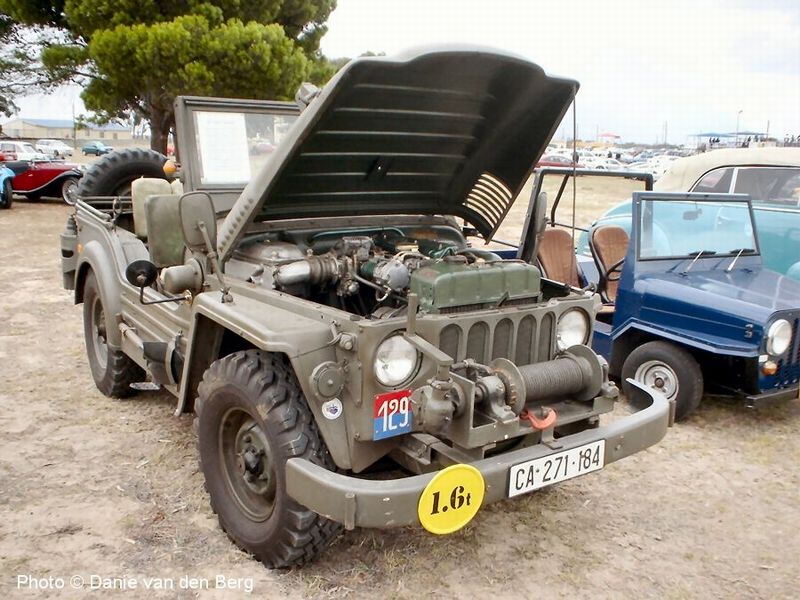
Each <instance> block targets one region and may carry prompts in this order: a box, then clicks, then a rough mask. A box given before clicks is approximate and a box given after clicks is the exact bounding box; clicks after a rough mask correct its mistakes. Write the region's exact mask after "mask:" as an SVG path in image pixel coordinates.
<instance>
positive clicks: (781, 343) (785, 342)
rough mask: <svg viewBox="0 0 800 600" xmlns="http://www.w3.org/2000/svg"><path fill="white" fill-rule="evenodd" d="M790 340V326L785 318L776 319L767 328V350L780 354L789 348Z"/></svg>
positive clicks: (773, 353)
mask: <svg viewBox="0 0 800 600" xmlns="http://www.w3.org/2000/svg"><path fill="white" fill-rule="evenodd" d="M791 342H792V326H791V324H790V323H789V321H787V320H786V319H778V320H777V321H775V322H774V323H773V324H772V325H770V326H769V329H768V330H767V352H769V353H770V354H772V355H780V354H783V353H784V352H786V351H787V350H788V349H789V344H791Z"/></svg>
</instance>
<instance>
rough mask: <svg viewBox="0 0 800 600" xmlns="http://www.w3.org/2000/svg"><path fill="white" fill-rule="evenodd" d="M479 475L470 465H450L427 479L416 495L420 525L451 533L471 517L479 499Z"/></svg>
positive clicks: (482, 484)
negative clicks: (417, 496)
mask: <svg viewBox="0 0 800 600" xmlns="http://www.w3.org/2000/svg"><path fill="white" fill-rule="evenodd" d="M484 491H485V484H484V482H483V475H481V472H480V471H478V469H476V468H475V467H473V466H472V465H450V466H449V467H447V468H446V469H442V470H441V471H439V472H438V473H437V474H436V475H435V476H434V478H433V479H431V480H430V482H429V483H428V485H427V486H425V489H424V490H423V491H422V495H421V496H420V497H419V505H418V506H417V514H418V515H419V522H420V523H422V526H423V527H424V528H425V529H427V530H428V531H430V532H431V533H435V534H438V535H443V534H445V533H453V532H454V531H458V530H459V529H461V528H462V527H464V525H466V524H467V523H469V522H470V521H471V520H472V517H474V516H475V515H476V514H477V512H478V510H479V509H480V507H481V503H482V502H483V494H484Z"/></svg>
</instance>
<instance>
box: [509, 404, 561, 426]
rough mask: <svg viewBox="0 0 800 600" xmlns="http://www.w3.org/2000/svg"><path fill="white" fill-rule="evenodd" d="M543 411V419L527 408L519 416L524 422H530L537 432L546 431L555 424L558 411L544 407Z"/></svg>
mask: <svg viewBox="0 0 800 600" xmlns="http://www.w3.org/2000/svg"><path fill="white" fill-rule="evenodd" d="M541 411H542V418H539V417H537V416H536V415H535V414H534V413H533V412H531V411H529V410H528V409H527V408H526V409H525V410H523V411H522V412H521V413H520V414H519V418H520V419H522V420H523V421H529V422H530V424H531V427H533V428H534V429H536V430H537V431H544V430H545V429H549V428H550V427H552V426H553V425H554V424H555V422H556V419H557V418H558V414H556V411H555V410H554V409H552V408H550V407H549V406H542V407H541Z"/></svg>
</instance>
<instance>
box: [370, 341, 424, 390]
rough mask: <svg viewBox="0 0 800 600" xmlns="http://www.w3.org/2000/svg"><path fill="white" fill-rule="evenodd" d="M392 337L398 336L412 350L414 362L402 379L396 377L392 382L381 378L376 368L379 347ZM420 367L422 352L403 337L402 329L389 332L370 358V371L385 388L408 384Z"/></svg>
mask: <svg viewBox="0 0 800 600" xmlns="http://www.w3.org/2000/svg"><path fill="white" fill-rule="evenodd" d="M393 338H399V339H400V340H402V341H403V342H405V343H406V344H408V346H409V348H411V349H412V350H413V351H414V362H413V365H412V367H411V369H410V370H409V371H408V373H407V375H406V376H405V377H403V378H402V379H398V380H397V382H396V383H395V382H393V381H392V382H389V381H384V380H383V379H382V378H381V375H380V371H379V369H378V354H379V353H380V351H381V347H382V346H383V345H384V344H385V343H387V342H389V341H390V340H392V339H393ZM421 367H422V353H421V352H420V351H419V350H418V349H417V348H416V347H415V346H414V345H413V344H412V343H411V342H409V341H408V340H407V339H405V338H404V337H403V332H402V330H399V331H394V332H392V333H390V334H389V335H387V336H386V337H385V338H383V339H382V340H381V342H380V343H379V344H378V345H377V346H376V347H375V354H374V356H373V359H372V373H373V375H374V376H375V380H376V381H377V382H378V384H379V385H381V386H383V387H385V388H386V389H395V388H400V387H402V386H404V385H406V384H408V383H409V382H411V381H412V380H413V379H414V377H416V376H417V374H418V373H419V370H420V368H421Z"/></svg>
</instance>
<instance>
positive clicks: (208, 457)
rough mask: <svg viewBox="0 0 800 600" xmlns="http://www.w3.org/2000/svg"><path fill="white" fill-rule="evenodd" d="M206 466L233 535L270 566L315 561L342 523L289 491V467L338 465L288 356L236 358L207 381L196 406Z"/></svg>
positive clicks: (250, 353) (245, 354)
mask: <svg viewBox="0 0 800 600" xmlns="http://www.w3.org/2000/svg"><path fill="white" fill-rule="evenodd" d="M195 412H196V414H197V417H196V419H195V425H196V430H197V441H198V448H199V454H200V468H201V470H202V471H203V475H204V476H205V479H206V489H207V490H208V493H209V496H210V497H211V507H212V508H213V509H214V512H215V513H217V515H218V517H219V523H220V526H221V527H222V529H223V531H225V532H226V533H227V534H228V537H230V538H231V540H232V541H233V542H234V543H235V544H236V545H237V546H239V547H240V548H241V549H242V550H244V551H245V552H249V553H250V554H252V555H253V556H254V557H255V558H256V559H258V560H259V561H261V562H262V563H264V565H266V566H267V567H271V568H277V567H289V566H293V565H299V564H302V563H305V562H308V561H309V560H311V559H313V558H314V557H315V556H316V555H317V554H318V553H319V552H321V551H322V550H323V549H324V548H325V547H326V546H327V545H328V544H329V543H330V542H331V541H332V540H333V539H334V538H335V537H336V536H337V535H338V534H339V532H340V531H341V525H339V524H338V523H336V522H334V521H331V520H328V519H326V518H324V517H321V516H319V515H318V514H316V513H315V512H313V511H311V510H309V509H307V508H306V507H305V506H302V505H301V504H298V503H297V502H296V501H295V500H293V499H292V498H291V497H290V496H289V495H288V494H287V493H286V462H287V461H288V460H289V459H290V458H294V457H300V458H305V459H306V460H309V461H311V462H313V463H315V464H317V465H320V466H322V467H325V468H326V469H329V470H333V469H334V468H335V465H334V463H333V460H332V459H331V456H330V453H329V452H328V449H327V448H326V446H325V443H324V442H323V441H322V439H321V438H320V435H319V432H318V430H317V426H316V423H315V421H314V418H313V416H312V415H311V412H310V410H309V409H308V406H307V404H306V400H305V398H304V397H303V393H302V391H301V390H300V385H299V384H298V382H297V379H296V377H295V375H294V373H293V371H292V369H291V367H290V366H289V365H288V364H287V363H286V362H285V360H284V359H283V357H282V356H280V355H275V354H271V353H268V352H263V351H260V350H247V351H242V352H236V353H234V354H230V355H228V356H226V357H224V358H221V359H219V360H217V361H216V362H214V363H213V364H212V365H211V366H210V367H209V368H208V370H207V371H206V372H205V374H204V375H203V381H202V382H201V383H200V386H199V390H198V398H197V400H196V401H195Z"/></svg>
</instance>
